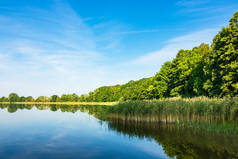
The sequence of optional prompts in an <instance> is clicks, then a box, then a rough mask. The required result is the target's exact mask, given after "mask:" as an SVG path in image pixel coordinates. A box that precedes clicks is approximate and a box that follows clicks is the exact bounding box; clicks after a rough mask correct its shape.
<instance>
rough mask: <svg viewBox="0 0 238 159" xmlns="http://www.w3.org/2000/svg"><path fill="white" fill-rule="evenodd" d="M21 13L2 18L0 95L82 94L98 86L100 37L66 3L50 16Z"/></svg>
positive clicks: (102, 58) (39, 12) (101, 57)
mask: <svg viewBox="0 0 238 159" xmlns="http://www.w3.org/2000/svg"><path fill="white" fill-rule="evenodd" d="M27 10H28V11H27ZM24 11H25V13H24V14H23V13H21V12H20V11H19V12H18V11H14V12H10V13H7V14H2V15H1V16H0V22H1V26H0V34H1V35H0V42H1V46H0V72H1V73H5V75H4V76H2V78H1V80H0V81H1V94H8V93H9V92H13V91H15V92H18V93H19V94H22V95H40V94H42V95H43V94H44V95H47V94H52V93H57V94H62V93H72V92H76V93H79V94H80V93H85V92H88V91H89V90H92V89H94V88H96V87H97V86H99V85H100V82H102V81H103V80H104V78H105V73H104V72H105V69H106V67H104V65H102V64H101V65H100V64H99V63H104V61H105V59H107V58H106V57H105V56H104V55H103V54H102V53H101V52H100V49H98V44H97V43H98V41H100V39H98V38H99V37H103V35H101V36H96V35H95V34H96V33H95V30H93V29H92V28H91V27H90V26H89V25H87V23H85V22H84V21H83V19H82V18H81V17H80V16H79V15H78V14H77V13H76V12H75V11H74V10H73V9H72V8H71V7H70V6H69V5H68V4H67V3H62V2H60V1H56V3H55V4H54V5H52V7H51V10H50V11H46V10H41V9H36V8H28V9H25V10H24ZM98 34H99V33H98ZM101 34H109V33H108V32H107V31H105V32H102V33H101ZM111 38H113V37H111ZM102 41H103V40H102ZM104 44H105V46H106V45H108V46H110V45H111V41H107V40H104ZM110 47H111V48H113V47H116V46H115V44H114V46H110ZM85 81H87V82H85ZM85 83H86V84H85ZM23 87H24V89H22V88H23ZM32 90H36V91H35V92H32ZM46 92H48V93H46Z"/></svg>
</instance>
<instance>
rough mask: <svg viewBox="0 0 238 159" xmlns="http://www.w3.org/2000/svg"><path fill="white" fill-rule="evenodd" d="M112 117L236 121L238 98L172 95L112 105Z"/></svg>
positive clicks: (179, 120) (164, 120)
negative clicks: (172, 96)
mask: <svg viewBox="0 0 238 159" xmlns="http://www.w3.org/2000/svg"><path fill="white" fill-rule="evenodd" d="M108 113H109V114H111V116H113V115H114V116H119V117H127V119H130V118H131V117H132V116H133V117H137V118H138V119H142V118H143V117H145V118H147V119H148V118H150V117H151V118H157V120H159V121H162V122H181V121H182V122H183V121H206V122H214V121H236V120H237V119H238V98H222V99H221V98H205V97H199V98H187V99H183V98H171V99H163V100H151V101H129V102H123V103H119V104H118V105H116V106H114V107H108Z"/></svg>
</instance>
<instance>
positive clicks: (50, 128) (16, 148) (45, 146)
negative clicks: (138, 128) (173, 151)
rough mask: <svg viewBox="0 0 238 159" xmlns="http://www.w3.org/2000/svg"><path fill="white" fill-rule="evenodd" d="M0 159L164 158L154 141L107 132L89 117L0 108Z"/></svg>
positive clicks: (102, 125)
mask: <svg viewBox="0 0 238 159" xmlns="http://www.w3.org/2000/svg"><path fill="white" fill-rule="evenodd" d="M0 158H1V159H5V158H6V159H8V158H11V159H12V158H16V159H21V158H22V159H23V158H24V159H33V158H34V159H49V158H57V159H60V158H67V159H74V158H75V159H76V158H77V159H78V158H128V159H129V158H130V159H132V158H168V157H167V155H166V154H165V153H164V151H163V148H162V147H161V146H159V145H158V144H157V143H156V142H155V141H154V140H148V139H146V138H144V139H141V138H138V137H129V136H125V135H122V134H120V133H117V131H114V130H110V129H109V128H108V124H107V123H106V122H101V121H100V120H98V119H96V118H94V117H93V116H92V115H88V114H87V113H82V112H80V111H77V112H76V113H71V112H61V111H55V112H53V111H50V110H37V109H36V108H34V107H33V108H32V109H31V110H17V111H16V112H14V113H9V112H8V110H7V109H0Z"/></svg>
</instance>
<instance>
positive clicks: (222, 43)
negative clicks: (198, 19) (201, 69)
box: [204, 12, 238, 97]
mask: <svg viewBox="0 0 238 159" xmlns="http://www.w3.org/2000/svg"><path fill="white" fill-rule="evenodd" d="M211 47H212V51H211V52H210V54H209V59H208V64H207V66H206V67H205V71H206V74H207V76H208V80H207V81H206V83H205V84H204V88H205V89H206V90H207V91H208V93H209V96H218V97H222V96H235V95H237V93H238V12H236V13H235V14H234V16H233V17H232V18H231V19H230V23H229V25H228V26H227V27H223V28H222V30H221V31H220V32H219V33H218V34H217V35H216V36H215V38H214V39H213V43H212V46H211Z"/></svg>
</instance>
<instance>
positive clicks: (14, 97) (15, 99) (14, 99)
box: [8, 93, 20, 102]
mask: <svg viewBox="0 0 238 159" xmlns="http://www.w3.org/2000/svg"><path fill="white" fill-rule="evenodd" d="M8 99H9V101H10V102H18V101H19V100H20V98H19V96H18V95H17V94H16V93H10V94H9V96H8Z"/></svg>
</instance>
